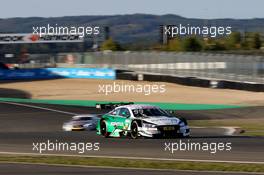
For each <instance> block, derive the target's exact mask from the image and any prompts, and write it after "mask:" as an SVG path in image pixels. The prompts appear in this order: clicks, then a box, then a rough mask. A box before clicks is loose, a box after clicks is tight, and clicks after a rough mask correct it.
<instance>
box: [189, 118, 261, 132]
mask: <svg viewBox="0 0 264 175" xmlns="http://www.w3.org/2000/svg"><path fill="white" fill-rule="evenodd" d="M188 123H189V125H190V126H192V127H193V126H196V127H219V126H232V127H234V126H236V127H239V128H240V129H241V130H244V131H245V132H243V133H241V135H244V136H264V119H226V120H220V119H219V120H189V121H188Z"/></svg>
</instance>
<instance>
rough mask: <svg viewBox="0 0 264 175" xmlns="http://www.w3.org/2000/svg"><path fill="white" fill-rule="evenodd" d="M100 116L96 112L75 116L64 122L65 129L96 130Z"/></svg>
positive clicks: (63, 127)
mask: <svg viewBox="0 0 264 175" xmlns="http://www.w3.org/2000/svg"><path fill="white" fill-rule="evenodd" d="M98 121H99V118H98V117H97V115H95V114H85V115H77V116H73V117H72V119H71V120H70V121H67V122H65V123H64V124H63V126H62V129H63V130H64V131H83V130H95V128H96V124H97V122H98Z"/></svg>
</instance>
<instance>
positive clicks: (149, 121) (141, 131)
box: [96, 104, 190, 139]
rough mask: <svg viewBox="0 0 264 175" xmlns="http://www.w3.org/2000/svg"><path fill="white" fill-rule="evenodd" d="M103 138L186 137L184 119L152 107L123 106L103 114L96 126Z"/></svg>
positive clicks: (186, 127)
mask: <svg viewBox="0 0 264 175" xmlns="http://www.w3.org/2000/svg"><path fill="white" fill-rule="evenodd" d="M96 130H97V134H99V135H103V136H105V137H121V136H129V137H131V138H133V139H136V138H138V137H140V136H142V137H152V138H154V137H188V136H189V135H190V129H189V127H188V124H187V122H186V120H185V119H183V118H177V117H174V116H171V115H170V114H169V113H167V112H166V111H164V110H162V109H160V108H159V107H156V106H152V105H134V104H133V105H124V106H119V107H116V108H115V109H114V110H112V111H110V112H109V113H107V114H104V115H103V116H102V118H101V119H100V121H99V122H98V124H97V126H96Z"/></svg>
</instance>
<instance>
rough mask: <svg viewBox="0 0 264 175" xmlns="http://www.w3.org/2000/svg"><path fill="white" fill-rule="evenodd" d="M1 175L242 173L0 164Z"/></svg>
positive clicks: (187, 174)
mask: <svg viewBox="0 0 264 175" xmlns="http://www.w3.org/2000/svg"><path fill="white" fill-rule="evenodd" d="M0 174H3V175H24V174H25V175H35V174H38V175H65V174H67V175H70V174H72V175H87V174H93V175H102V174H104V175H117V174H126V175H132V174H136V175H161V174H162V175H175V174H177V175H204V174H206V175H223V174H229V175H240V174H241V173H240V172H238V173H230V172H223V173H222V172H219V173H218V172H198V171H177V170H176V171H173V170H171V171H169V170H142V169H132V168H131V169H129V168H128V169H122V168H121V169H120V168H105V167H104V168H99V167H68V166H53V165H36V164H13V163H2V164H0ZM243 175H252V173H251V174H250V173H243Z"/></svg>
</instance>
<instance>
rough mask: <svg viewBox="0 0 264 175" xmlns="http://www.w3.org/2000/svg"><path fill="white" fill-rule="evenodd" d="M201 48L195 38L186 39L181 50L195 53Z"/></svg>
mask: <svg viewBox="0 0 264 175" xmlns="http://www.w3.org/2000/svg"><path fill="white" fill-rule="evenodd" d="M202 48H203V46H202V44H201V42H200V41H199V40H198V39H197V38H196V37H193V36H192V37H188V38H186V39H184V41H183V50H184V51H192V52H197V51H201V50H202Z"/></svg>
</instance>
